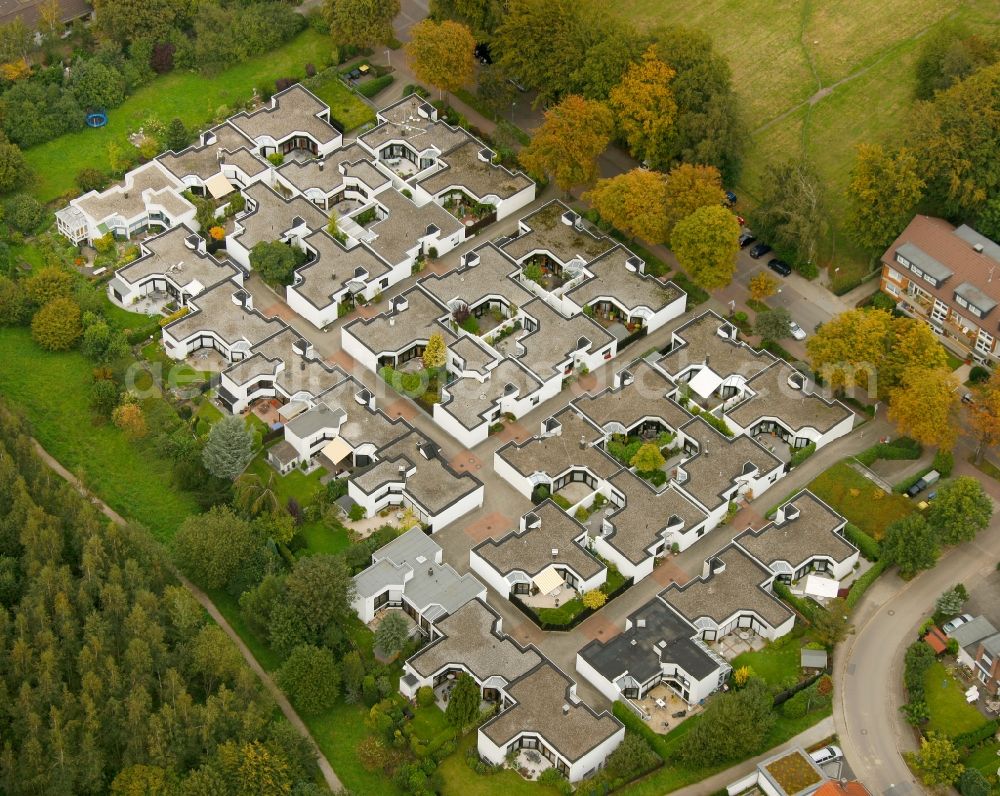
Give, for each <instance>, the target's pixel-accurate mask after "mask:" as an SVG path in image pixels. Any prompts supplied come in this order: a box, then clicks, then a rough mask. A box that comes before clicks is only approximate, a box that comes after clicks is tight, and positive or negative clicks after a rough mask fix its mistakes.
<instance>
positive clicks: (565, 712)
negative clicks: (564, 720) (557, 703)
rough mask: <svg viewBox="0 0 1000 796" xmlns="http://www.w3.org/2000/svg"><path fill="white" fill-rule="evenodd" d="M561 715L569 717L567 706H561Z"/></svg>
mask: <svg viewBox="0 0 1000 796" xmlns="http://www.w3.org/2000/svg"><path fill="white" fill-rule="evenodd" d="M563 715H564V716H568V715H569V705H566V704H564V705H563Z"/></svg>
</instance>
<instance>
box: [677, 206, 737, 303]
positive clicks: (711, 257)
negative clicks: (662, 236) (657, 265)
mask: <svg viewBox="0 0 1000 796" xmlns="http://www.w3.org/2000/svg"><path fill="white" fill-rule="evenodd" d="M739 237H740V224H739V222H738V221H737V220H736V216H734V215H733V214H732V213H730V212H729V211H728V210H727V209H726V208H724V207H722V206H720V205H714V206H711V207H699V208H698V209H697V210H695V211H694V212H693V213H692V214H691V215H689V216H688V217H687V218H685V219H682V220H681V221H680V222H678V224H677V226H676V227H674V231H673V234H672V235H671V236H670V245H671V247H672V248H673V250H674V254H675V255H676V256H677V262H679V263H680V264H681V267H682V268H683V269H684V270H685V271H687V273H688V275H689V276H690V277H691V278H692V279H693V280H694V281H695V283H696V284H698V285H701V287H703V288H705V289H706V290H714V289H715V288H719V287H725V286H726V285H728V284H729V283H730V282H732V281H733V273H734V272H735V271H736V255H737V253H738V252H739V250H740V244H739Z"/></svg>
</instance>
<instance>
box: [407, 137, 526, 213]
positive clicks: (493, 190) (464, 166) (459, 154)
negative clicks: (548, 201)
mask: <svg viewBox="0 0 1000 796" xmlns="http://www.w3.org/2000/svg"><path fill="white" fill-rule="evenodd" d="M484 153H488V155H489V156H490V160H483V158H482V157H481V155H482V154H484ZM492 156H493V152H491V151H490V150H488V149H484V147H483V145H482V144H481V143H480V142H479V141H477V140H476V139H474V138H472V137H471V136H469V137H468V138H467V139H466V141H465V142H464V143H462V144H459V145H458V146H456V147H455V148H454V149H451V150H449V151H447V152H445V153H444V154H443V155H442V158H441V160H442V161H443V163H444V168H442V169H440V170H438V171H436V172H434V173H433V174H432V175H430V176H429V177H425V178H424V179H422V180H420V182H419V183H418V185H420V187H421V188H423V189H424V190H425V191H427V192H428V193H429V194H431V195H432V196H436V195H438V194H439V193H441V191H445V190H448V189H449V188H456V189H462V190H464V191H468V192H469V193H471V194H472V197H473V198H474V199H478V200H479V201H482V200H483V199H484V198H485V197H487V196H490V195H495V196H499V197H500V198H501V199H509V198H510V197H511V196H514V195H515V194H517V193H519V192H520V191H523V190H524V189H526V188H530V187H531V186H532V185H534V182H533V181H532V180H531V178H530V177H528V176H526V175H525V174H522V173H521V172H519V171H518V172H512V171H510V170H509V169H507V168H505V167H504V166H501V165H499V164H494V163H493V161H492Z"/></svg>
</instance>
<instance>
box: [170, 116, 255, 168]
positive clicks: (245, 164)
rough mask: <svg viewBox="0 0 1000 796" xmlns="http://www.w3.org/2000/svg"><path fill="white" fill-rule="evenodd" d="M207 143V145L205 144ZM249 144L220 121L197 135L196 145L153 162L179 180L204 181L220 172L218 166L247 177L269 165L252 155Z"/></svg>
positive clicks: (240, 134) (251, 143)
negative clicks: (234, 170) (227, 167)
mask: <svg viewBox="0 0 1000 796" xmlns="http://www.w3.org/2000/svg"><path fill="white" fill-rule="evenodd" d="M209 140H211V143H205V142H206V141H209ZM255 147H256V145H255V144H254V142H253V141H251V140H250V139H249V138H247V137H246V136H245V135H243V133H241V132H240V131H239V130H237V129H236V128H235V127H233V125H231V124H230V123H229V122H223V123H222V124H220V125H217V126H216V127H213V128H212V129H211V130H208V131H207V132H204V133H202V134H201V137H200V139H199V143H197V144H195V145H193V146H189V147H188V148H187V149H183V150H181V151H180V152H173V151H168V152H164V153H163V154H162V155H160V156H159V157H157V158H156V159H157V160H158V161H159V162H160V164H161V165H162V166H163V167H164V168H166V169H167V170H168V171H169V172H170V173H171V174H173V175H174V176H175V177H177V178H178V179H180V180H183V179H184V178H185V177H197V178H198V179H200V180H202V181H205V180H209V179H211V178H212V177H214V176H215V175H216V174H218V173H219V172H220V169H221V167H222V166H223V165H224V164H225V165H232V166H235V167H237V168H239V169H240V170H241V171H242V172H243V173H244V174H246V175H247V176H248V177H251V178H252V177H256V176H257V175H259V174H261V173H262V172H264V171H267V169H268V168H269V164H268V163H266V162H265V161H263V160H261V159H260V158H258V157H257V155H256V154H254V153H253V151H252V150H253V149H254V148H255Z"/></svg>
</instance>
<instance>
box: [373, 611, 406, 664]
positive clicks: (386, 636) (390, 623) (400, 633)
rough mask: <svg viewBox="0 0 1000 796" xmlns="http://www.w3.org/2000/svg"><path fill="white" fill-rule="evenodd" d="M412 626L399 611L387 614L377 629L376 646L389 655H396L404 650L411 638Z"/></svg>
mask: <svg viewBox="0 0 1000 796" xmlns="http://www.w3.org/2000/svg"><path fill="white" fill-rule="evenodd" d="M409 631H410V626H409V624H407V622H406V619H404V618H403V615H402V614H401V613H399V611H391V612H390V613H388V614H386V615H385V616H384V617H383V618H382V621H381V622H379V623H378V627H377V628H375V644H376V645H377V646H378V648H379V649H380V650H382V652H384V653H386V654H387V655H394V654H395V653H397V652H399V651H400V650H401V649H403V646H404V645H405V644H406V639H407V637H408V636H409Z"/></svg>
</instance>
